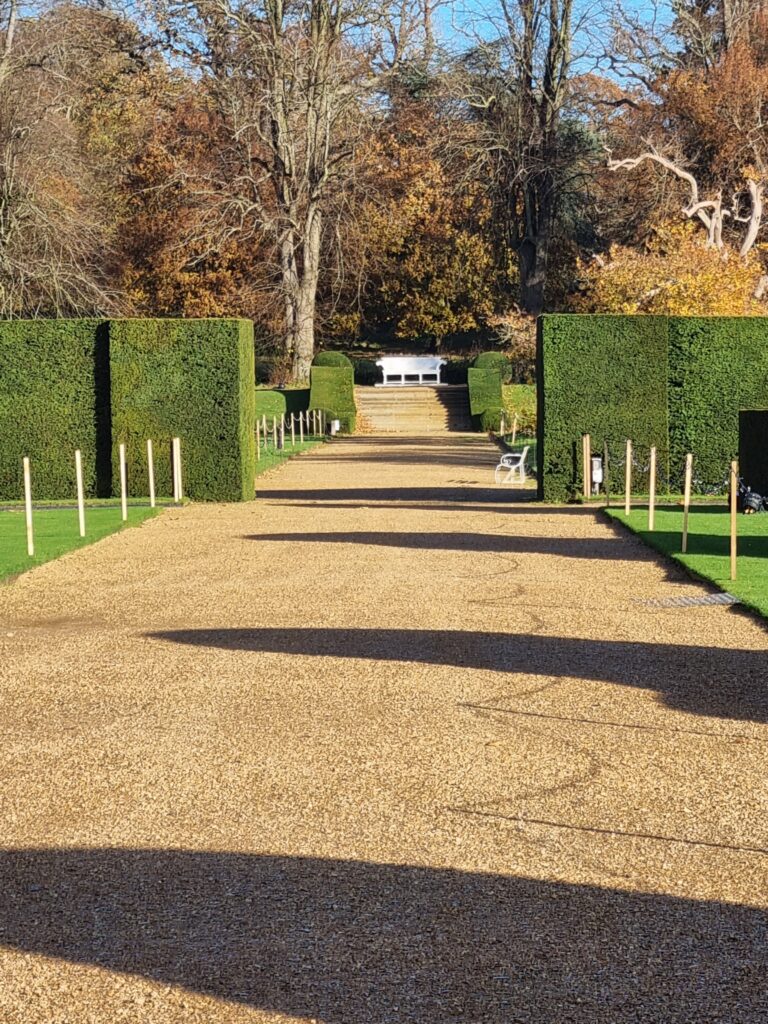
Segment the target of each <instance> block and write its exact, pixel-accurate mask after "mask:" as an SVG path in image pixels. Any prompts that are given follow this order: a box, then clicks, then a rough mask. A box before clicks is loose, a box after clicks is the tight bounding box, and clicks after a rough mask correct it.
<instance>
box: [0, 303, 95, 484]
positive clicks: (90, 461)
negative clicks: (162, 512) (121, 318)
mask: <svg viewBox="0 0 768 1024" xmlns="http://www.w3.org/2000/svg"><path fill="white" fill-rule="evenodd" d="M110 447H111V424H110V415H109V332H108V325H107V323H106V321H104V320H10V321H5V322H2V323H0V499H2V500H5V501H14V500H20V499H21V497H22V493H23V471H22V459H23V457H24V456H25V455H26V456H29V458H30V460H31V464H32V493H33V496H34V498H35V499H38V498H60V497H65V496H66V497H70V498H71V497H74V495H75V462H74V458H75V455H74V453H75V449H77V448H79V449H80V450H81V452H82V457H83V480H84V484H85V491H86V494H87V495H88V497H94V496H98V497H108V496H109V495H110V494H111V491H112V477H111V460H110Z"/></svg>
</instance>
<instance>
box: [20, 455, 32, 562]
mask: <svg viewBox="0 0 768 1024" xmlns="http://www.w3.org/2000/svg"><path fill="white" fill-rule="evenodd" d="M22 465H23V466H24V518H25V519H26V523H27V554H28V555H29V557H30V558H33V557H34V554H35V534H34V529H33V526H32V473H31V471H30V468H29V459H28V458H27V456H26V455H25V456H24V460H23V463H22Z"/></svg>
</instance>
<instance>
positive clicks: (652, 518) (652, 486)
mask: <svg viewBox="0 0 768 1024" xmlns="http://www.w3.org/2000/svg"><path fill="white" fill-rule="evenodd" d="M649 473H650V476H649V480H648V529H649V530H652V529H653V528H654V525H655V523H656V446H655V445H654V446H653V447H652V448H651V468H650V470H649Z"/></svg>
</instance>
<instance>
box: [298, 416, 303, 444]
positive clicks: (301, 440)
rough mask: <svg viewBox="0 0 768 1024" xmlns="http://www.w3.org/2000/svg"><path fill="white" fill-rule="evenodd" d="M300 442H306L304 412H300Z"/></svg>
mask: <svg viewBox="0 0 768 1024" xmlns="http://www.w3.org/2000/svg"><path fill="white" fill-rule="evenodd" d="M299 442H300V443H301V444H304V413H303V412H300V413H299Z"/></svg>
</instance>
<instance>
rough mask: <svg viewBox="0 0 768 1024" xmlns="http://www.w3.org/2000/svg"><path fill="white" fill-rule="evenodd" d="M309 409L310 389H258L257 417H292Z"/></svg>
mask: <svg viewBox="0 0 768 1024" xmlns="http://www.w3.org/2000/svg"><path fill="white" fill-rule="evenodd" d="M308 408H309V388H286V389H285V390H283V389H282V388H276V389H275V390H274V391H273V390H271V389H267V388H256V417H257V419H258V418H260V417H261V416H266V417H267V419H271V418H272V417H273V416H278V417H279V416H282V415H283V414H285V415H287V416H290V414H291V413H292V412H293V413H297V414H298V413H300V412H304V411H305V410H306V409H308Z"/></svg>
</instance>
